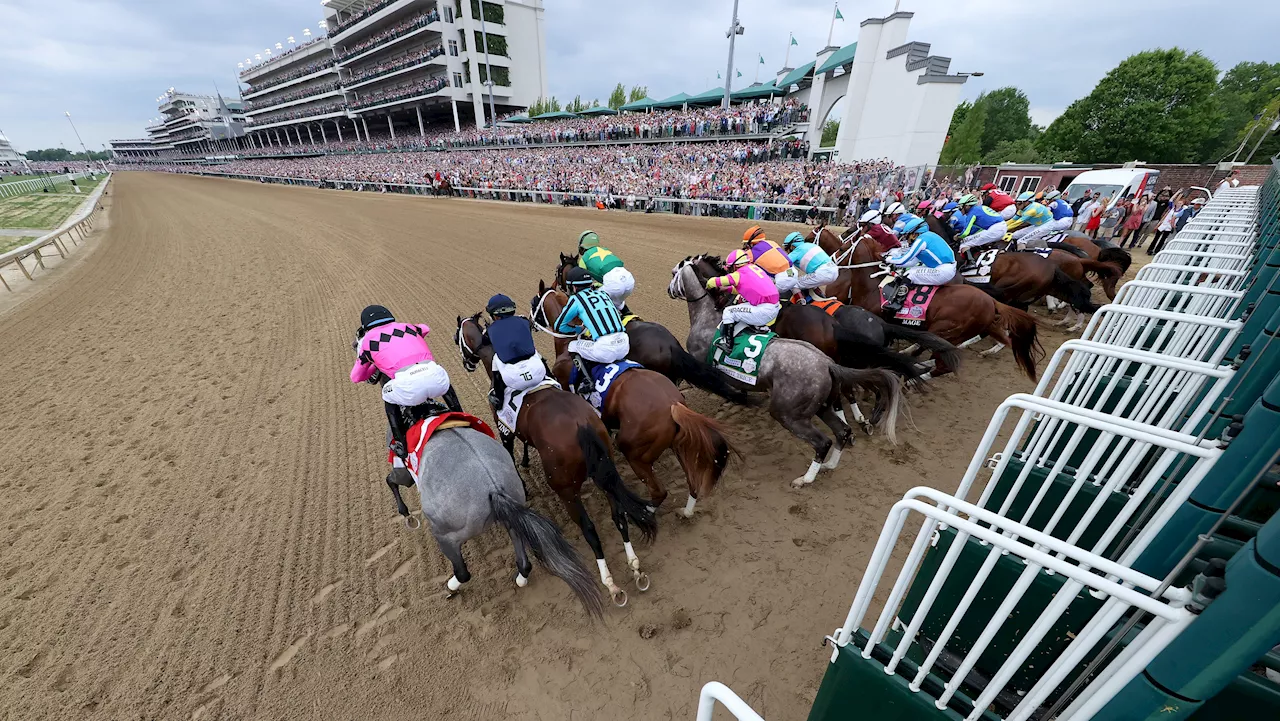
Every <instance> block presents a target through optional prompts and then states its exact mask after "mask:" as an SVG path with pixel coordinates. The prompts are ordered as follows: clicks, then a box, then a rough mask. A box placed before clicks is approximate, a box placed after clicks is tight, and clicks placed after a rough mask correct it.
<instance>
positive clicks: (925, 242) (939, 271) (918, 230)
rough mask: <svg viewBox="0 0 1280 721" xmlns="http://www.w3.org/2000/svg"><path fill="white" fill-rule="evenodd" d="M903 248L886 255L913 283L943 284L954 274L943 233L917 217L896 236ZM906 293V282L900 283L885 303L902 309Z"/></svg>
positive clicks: (953, 257) (886, 259)
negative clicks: (936, 231) (901, 240)
mask: <svg viewBox="0 0 1280 721" xmlns="http://www.w3.org/2000/svg"><path fill="white" fill-rule="evenodd" d="M899 237H901V238H902V239H903V242H904V243H908V244H909V245H907V246H906V247H904V248H901V249H899V250H896V251H893V252H891V253H889V254H888V255H886V256H885V261H886V262H887V263H889V264H890V265H893V266H896V267H898V268H901V269H903V275H905V276H906V279H907V280H908V281H910V282H911V283H914V284H916V285H945V284H946V283H947V282H948V281H950V280H951V279H952V278H954V277H955V275H956V256H955V254H954V253H952V252H951V247H950V246H948V245H947V241H945V240H943V239H942V236H940V235H938V234H937V233H934V232H933V231H931V230H929V226H928V224H926V223H925V222H924V221H923V220H921V219H920V218H916V219H915V220H913V221H911V222H909V223H907V224H906V225H905V226H904V227H903V229H902V234H901V235H900V236H899ZM906 297H907V286H906V284H905V283H899V284H898V288H897V291H896V292H895V293H894V295H893V296H892V297H891V299H890V301H889V302H888V303H887V304H886V305H885V307H886V308H887V309H889V310H893V311H895V312H896V311H898V310H901V309H902V301H903V300H905V299H906Z"/></svg>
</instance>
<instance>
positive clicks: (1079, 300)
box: [1052, 266, 1098, 313]
mask: <svg viewBox="0 0 1280 721" xmlns="http://www.w3.org/2000/svg"><path fill="white" fill-rule="evenodd" d="M1052 287H1053V295H1055V296H1057V297H1058V298H1059V299H1060V300H1065V301H1066V302H1067V304H1068V305H1070V306H1071V307H1072V308H1075V309H1076V310H1078V311H1080V312H1082V313H1093V312H1095V311H1097V310H1098V305H1097V304H1096V303H1094V302H1093V293H1092V290H1091V289H1090V288H1089V286H1088V284H1086V283H1085V282H1084V281H1082V280H1076V279H1075V278H1072V277H1071V276H1069V275H1067V273H1066V271H1064V270H1063V269H1061V268H1059V267H1057V266H1054V269H1053V286H1052Z"/></svg>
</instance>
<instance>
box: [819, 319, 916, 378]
mask: <svg viewBox="0 0 1280 721" xmlns="http://www.w3.org/2000/svg"><path fill="white" fill-rule="evenodd" d="M833 330H834V331H835V336H836V356H837V362H838V363H839V364H840V365H842V366H848V367H851V368H887V369H888V370H891V371H893V372H894V373H897V374H898V375H900V376H902V379H903V380H905V381H906V382H907V383H908V384H910V385H911V386H912V387H918V386H921V385H923V384H924V380H923V379H921V378H920V375H921V371H920V366H919V364H918V363H917V362H916V359H915V358H912V357H911V356H909V355H907V354H906V353H899V352H897V351H895V350H891V349H889V348H885V347H884V346H881V345H877V344H875V343H868V342H867V341H865V340H862V339H861V338H859V337H858V335H857V334H856V333H854V332H853V331H851V330H849V329H848V328H845V327H844V326H841V325H839V324H837V325H836V326H835V328H834V329H833Z"/></svg>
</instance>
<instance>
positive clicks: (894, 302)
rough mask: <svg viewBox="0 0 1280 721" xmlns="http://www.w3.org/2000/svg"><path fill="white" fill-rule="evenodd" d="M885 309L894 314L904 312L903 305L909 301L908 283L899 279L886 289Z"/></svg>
mask: <svg viewBox="0 0 1280 721" xmlns="http://www.w3.org/2000/svg"><path fill="white" fill-rule="evenodd" d="M886 290H887V291H888V292H887V293H885V301H884V309H885V310H887V311H890V312H892V313H897V312H898V311H900V310H902V303H903V302H904V301H905V300H906V299H907V281H906V280H905V279H903V278H898V279H897V280H895V281H893V285H892V286H890V287H889V288H886Z"/></svg>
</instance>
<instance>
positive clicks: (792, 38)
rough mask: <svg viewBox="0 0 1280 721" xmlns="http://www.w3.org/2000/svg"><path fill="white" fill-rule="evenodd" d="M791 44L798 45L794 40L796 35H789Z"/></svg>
mask: <svg viewBox="0 0 1280 721" xmlns="http://www.w3.org/2000/svg"><path fill="white" fill-rule="evenodd" d="M791 44H792V45H799V44H800V43H798V42H796V37H795V36H794V35H792V36H791Z"/></svg>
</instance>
